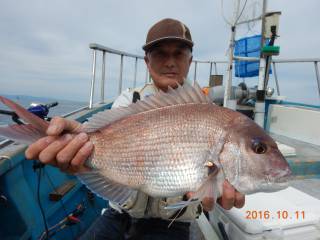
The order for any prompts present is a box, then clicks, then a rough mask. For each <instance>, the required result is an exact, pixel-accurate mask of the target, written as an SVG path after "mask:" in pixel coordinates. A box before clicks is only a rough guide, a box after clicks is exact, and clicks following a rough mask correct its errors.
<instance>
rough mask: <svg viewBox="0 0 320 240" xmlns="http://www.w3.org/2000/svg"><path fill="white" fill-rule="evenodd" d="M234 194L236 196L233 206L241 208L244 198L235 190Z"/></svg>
mask: <svg viewBox="0 0 320 240" xmlns="http://www.w3.org/2000/svg"><path fill="white" fill-rule="evenodd" d="M235 194H236V196H235V200H234V206H235V207H236V208H242V207H243V206H244V203H245V196H244V194H242V193H240V192H238V191H237V190H236V192H235Z"/></svg>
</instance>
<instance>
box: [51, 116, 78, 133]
mask: <svg viewBox="0 0 320 240" xmlns="http://www.w3.org/2000/svg"><path fill="white" fill-rule="evenodd" d="M80 126H81V124H80V123H79V122H77V121H74V120H68V119H65V118H62V117H54V118H52V119H51V121H50V125H49V127H48V129H47V134H48V135H56V136H57V135H60V134H61V133H62V132H63V131H68V132H77V130H79V129H80Z"/></svg>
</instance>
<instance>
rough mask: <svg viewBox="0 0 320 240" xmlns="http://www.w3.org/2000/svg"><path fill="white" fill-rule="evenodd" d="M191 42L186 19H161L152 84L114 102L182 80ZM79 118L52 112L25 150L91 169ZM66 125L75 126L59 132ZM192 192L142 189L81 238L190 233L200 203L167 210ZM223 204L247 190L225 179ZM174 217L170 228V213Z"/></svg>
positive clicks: (150, 46)
mask: <svg viewBox="0 0 320 240" xmlns="http://www.w3.org/2000/svg"><path fill="white" fill-rule="evenodd" d="M192 48H193V42H192V38H191V34H190V31H189V29H188V27H187V26H185V25H184V24H183V23H181V22H179V21H177V20H174V19H163V20H161V21H160V22H158V23H156V24H155V25H154V26H152V27H151V29H150V30H149V32H148V35H147V39H146V44H145V45H144V46H143V49H144V50H145V62H146V64H147V67H148V70H149V72H150V75H151V77H152V80H153V85H151V86H150V87H149V89H148V90H149V91H148V90H147V89H146V88H142V89H136V91H125V92H123V93H122V94H121V95H120V96H119V97H118V98H117V99H116V100H115V102H114V104H113V107H119V106H128V105H129V104H131V103H132V102H134V101H136V100H137V99H143V98H144V97H145V96H146V95H148V94H152V93H154V92H156V91H159V90H162V91H167V89H168V87H169V86H170V87H172V88H176V87H177V83H179V84H181V85H183V84H187V83H185V79H186V77H187V74H188V71H189V67H190V64H191V62H192ZM79 127H80V124H79V123H77V122H75V121H70V120H66V119H62V118H54V119H53V120H52V121H51V123H50V126H49V128H48V130H47V133H48V135H49V136H48V137H45V138H42V139H40V140H38V141H37V142H35V143H34V144H32V145H30V146H29V148H28V149H27V151H26V157H27V158H28V159H34V158H39V160H40V161H41V162H43V163H45V164H51V165H54V166H57V167H59V168H60V169H61V170H62V171H65V172H68V173H76V172H80V171H89V170H90V169H88V168H87V167H86V166H84V162H85V160H86V159H87V158H88V157H89V156H90V154H91V152H92V151H93V145H92V143H91V142H90V141H89V139H88V136H87V135H86V134H85V133H80V134H77V135H74V133H77V130H78V129H79ZM63 131H68V132H71V133H73V134H71V133H69V134H64V135H63V136H59V135H60V134H61V133H62V132H63ZM191 194H192V193H186V195H185V196H181V197H177V198H165V199H155V198H151V197H149V196H147V195H146V194H144V193H142V192H138V193H137V194H136V195H134V196H130V197H129V199H128V200H127V201H126V202H125V203H124V204H123V205H122V206H119V205H116V204H114V203H110V206H111V208H109V209H107V210H106V211H105V213H104V214H103V215H102V216H101V217H100V218H99V219H98V220H97V222H96V223H95V224H93V225H92V227H91V228H90V229H89V230H88V231H87V232H86V234H85V235H84V236H82V239H93V238H94V239H124V237H125V236H132V239H163V238H164V237H165V238H166V239H188V237H189V230H188V229H189V222H190V221H191V220H193V219H195V218H196V217H197V216H199V214H200V213H201V211H202V209H201V207H199V206H198V205H192V206H189V207H188V208H187V209H184V210H183V211H181V212H179V211H172V210H170V211H169V210H165V209H164V206H165V205H166V204H167V203H172V202H177V201H181V199H182V198H188V197H190V195H191ZM218 202H219V203H220V204H221V206H222V207H223V208H225V209H230V208H232V207H233V206H235V207H242V206H243V205H244V196H243V195H242V194H240V193H239V192H237V191H236V190H235V189H234V188H233V187H232V186H231V185H230V184H229V183H228V182H227V181H225V182H224V186H223V196H222V197H221V198H220V199H219V200H218ZM202 206H203V208H204V210H206V211H209V210H211V209H212V208H213V199H204V200H203V202H202ZM172 218H176V221H175V222H174V224H173V225H172V226H171V227H170V228H168V225H169V223H170V220H169V219H172Z"/></svg>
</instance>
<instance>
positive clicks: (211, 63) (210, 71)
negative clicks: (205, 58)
mask: <svg viewBox="0 0 320 240" xmlns="http://www.w3.org/2000/svg"><path fill="white" fill-rule="evenodd" d="M211 74H212V62H210V72H209V81H210V77H211Z"/></svg>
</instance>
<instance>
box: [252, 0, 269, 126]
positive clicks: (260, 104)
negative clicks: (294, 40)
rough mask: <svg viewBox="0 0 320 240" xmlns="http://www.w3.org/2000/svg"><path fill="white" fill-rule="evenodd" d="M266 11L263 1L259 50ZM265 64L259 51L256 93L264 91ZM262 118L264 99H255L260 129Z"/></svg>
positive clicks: (263, 38) (262, 39)
mask: <svg viewBox="0 0 320 240" xmlns="http://www.w3.org/2000/svg"><path fill="white" fill-rule="evenodd" d="M266 9H267V1H266V0H263V7H262V15H261V17H262V21H261V22H262V23H261V24H262V26H261V43H260V45H261V46H260V48H261V49H262V47H263V45H264V42H265V37H264V34H265V33H264V32H265V15H266ZM266 67H267V64H266V59H265V58H264V57H263V53H262V51H260V64H259V82H258V91H264V90H265V88H264V87H265V70H266ZM264 117H265V101H264V99H263V100H262V98H261V99H257V102H256V104H255V115H254V121H255V122H256V123H257V124H258V125H259V126H260V127H262V128H264Z"/></svg>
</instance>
